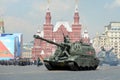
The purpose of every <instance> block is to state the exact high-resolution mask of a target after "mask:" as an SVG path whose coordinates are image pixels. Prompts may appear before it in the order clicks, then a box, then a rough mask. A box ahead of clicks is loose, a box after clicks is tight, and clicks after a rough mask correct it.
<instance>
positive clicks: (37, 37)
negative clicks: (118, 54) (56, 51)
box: [33, 35, 64, 48]
mask: <svg viewBox="0 0 120 80" xmlns="http://www.w3.org/2000/svg"><path fill="white" fill-rule="evenodd" d="M33 37H34V38H36V39H41V40H43V41H46V42H48V43H50V44H54V45H56V46H59V47H62V48H64V46H63V45H60V44H58V43H55V42H53V41H50V40H47V39H44V38H42V37H40V36H39V35H34V36H33Z"/></svg>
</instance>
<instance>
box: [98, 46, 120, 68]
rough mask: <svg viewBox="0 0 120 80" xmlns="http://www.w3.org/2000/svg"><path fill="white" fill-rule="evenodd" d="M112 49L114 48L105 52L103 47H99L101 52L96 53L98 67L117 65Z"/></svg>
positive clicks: (117, 61)
mask: <svg viewBox="0 0 120 80" xmlns="http://www.w3.org/2000/svg"><path fill="white" fill-rule="evenodd" d="M113 49H114V48H111V49H110V50H105V48H104V47H101V51H100V52H98V53H97V57H98V58H99V60H100V65H103V64H108V65H110V66H117V65H118V64H119V60H118V58H117V56H116V55H115V53H113V52H112V50H113Z"/></svg>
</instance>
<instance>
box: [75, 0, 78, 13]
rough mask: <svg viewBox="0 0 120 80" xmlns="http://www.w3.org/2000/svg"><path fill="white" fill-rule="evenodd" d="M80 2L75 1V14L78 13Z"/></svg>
mask: <svg viewBox="0 0 120 80" xmlns="http://www.w3.org/2000/svg"><path fill="white" fill-rule="evenodd" d="M77 3H78V0H75V12H78V4H77Z"/></svg>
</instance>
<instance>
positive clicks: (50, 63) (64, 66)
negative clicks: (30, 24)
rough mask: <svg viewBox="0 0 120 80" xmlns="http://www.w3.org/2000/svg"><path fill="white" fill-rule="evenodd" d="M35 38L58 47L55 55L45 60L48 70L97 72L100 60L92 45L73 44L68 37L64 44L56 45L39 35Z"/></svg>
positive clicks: (65, 38)
mask: <svg viewBox="0 0 120 80" xmlns="http://www.w3.org/2000/svg"><path fill="white" fill-rule="evenodd" d="M34 38H36V39H40V40H43V41H46V42H48V43H50V44H53V45H56V46H57V49H56V51H55V53H54V55H52V56H50V57H49V58H46V59H44V65H45V66H46V68H47V69H48V70H72V71H78V70H95V69H96V68H97V67H98V65H99V59H98V58H97V57H96V54H95V50H94V48H93V47H92V46H91V45H88V44H84V43H82V42H81V41H78V42H74V43H71V42H70V40H69V37H68V36H65V37H64V41H63V42H62V43H55V42H53V41H50V40H47V39H44V38H42V37H40V36H39V35H37V34H36V35H34Z"/></svg>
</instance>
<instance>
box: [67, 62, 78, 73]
mask: <svg viewBox="0 0 120 80" xmlns="http://www.w3.org/2000/svg"><path fill="white" fill-rule="evenodd" d="M69 67H70V69H71V70H72V71H78V70H79V66H78V65H77V64H76V63H74V62H70V63H69Z"/></svg>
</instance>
